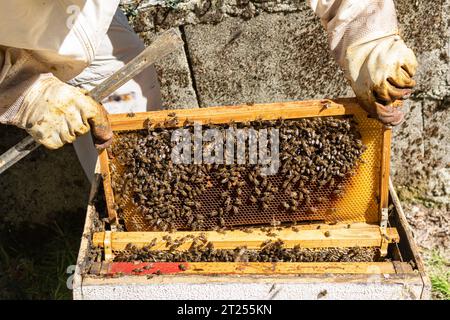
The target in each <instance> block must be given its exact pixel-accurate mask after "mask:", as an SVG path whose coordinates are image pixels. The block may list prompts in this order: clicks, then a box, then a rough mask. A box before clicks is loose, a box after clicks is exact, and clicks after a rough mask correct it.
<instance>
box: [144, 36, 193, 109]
mask: <svg viewBox="0 0 450 320" xmlns="http://www.w3.org/2000/svg"><path fill="white" fill-rule="evenodd" d="M156 34H157V33H156V32H154V31H145V32H142V33H140V34H139V35H140V37H141V38H142V39H143V40H144V42H145V43H146V45H149V44H150V43H151V42H152V39H153V38H154V37H155V35H156ZM155 67H156V70H157V72H158V78H159V83H160V86H161V94H162V98H163V106H164V108H165V109H189V108H198V102H197V97H196V93H195V90H194V87H193V83H192V79H191V72H190V70H189V64H188V60H187V57H186V52H185V50H184V48H181V49H179V50H177V51H176V52H173V53H171V54H170V55H168V56H167V57H166V58H164V60H161V61H158V62H157V63H156V64H155Z"/></svg>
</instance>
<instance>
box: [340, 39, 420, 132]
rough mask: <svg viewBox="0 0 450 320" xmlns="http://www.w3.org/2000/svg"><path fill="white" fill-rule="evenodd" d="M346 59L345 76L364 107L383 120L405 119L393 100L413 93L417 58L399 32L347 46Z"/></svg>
mask: <svg viewBox="0 0 450 320" xmlns="http://www.w3.org/2000/svg"><path fill="white" fill-rule="evenodd" d="M346 60H347V62H348V70H346V76H347V78H348V79H349V80H350V84H351V86H352V88H353V90H354V91H355V94H356V97H357V98H358V100H359V101H360V103H361V104H362V106H363V107H364V109H365V110H366V111H367V112H368V113H369V114H371V115H372V116H374V117H376V118H378V119H379V120H380V121H381V122H383V123H384V124H388V125H397V124H399V123H400V122H402V120H403V112H402V111H401V110H400V108H399V107H394V106H392V102H394V101H395V100H398V99H403V98H405V97H407V96H409V94H410V93H411V89H412V88H413V87H414V85H415V84H416V82H415V81H414V80H413V79H412V76H413V75H414V74H415V72H416V68H417V61H416V57H415V56H414V53H413V52H412V50H411V49H409V48H408V47H407V46H406V45H405V43H404V42H403V40H402V39H401V38H400V36H398V35H394V36H389V37H386V38H382V39H379V40H373V41H371V42H369V43H364V44H361V45H357V46H355V47H351V48H348V49H347V54H346Z"/></svg>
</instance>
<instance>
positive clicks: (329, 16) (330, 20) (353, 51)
mask: <svg viewBox="0 0 450 320" xmlns="http://www.w3.org/2000/svg"><path fill="white" fill-rule="evenodd" d="M310 5H311V7H312V8H313V10H314V11H315V12H316V14H317V15H318V16H319V17H320V18H321V20H322V24H323V25H324V26H325V28H326V30H327V32H328V37H329V43H330V48H331V50H332V52H333V54H334V56H335V58H336V60H337V62H338V63H339V65H340V66H341V67H342V69H343V71H344V74H345V76H346V78H347V79H348V80H349V81H350V85H351V86H352V88H353V90H354V92H355V95H356V97H357V98H358V100H359V101H360V103H361V105H362V106H363V107H364V109H365V110H366V111H367V112H368V113H369V114H370V115H372V116H374V117H376V118H378V119H379V120H380V121H382V122H383V123H384V124H388V125H397V124H399V123H400V122H402V120H403V117H404V115H403V112H402V111H401V110H400V109H399V108H398V107H394V106H393V105H392V102H394V101H395V100H397V99H403V98H405V97H407V96H408V95H409V94H410V93H411V89H412V88H413V87H414V85H415V81H414V80H413V79H412V77H413V76H414V74H415V72H416V68H417V61H416V57H415V55H414V53H413V52H412V50H411V49H409V48H408V47H407V46H406V44H405V43H404V42H403V40H402V39H401V37H400V36H399V35H398V28H397V17H396V14H395V7H394V3H393V2H392V0H373V1H360V0H310Z"/></svg>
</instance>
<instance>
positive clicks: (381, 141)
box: [101, 102, 387, 231]
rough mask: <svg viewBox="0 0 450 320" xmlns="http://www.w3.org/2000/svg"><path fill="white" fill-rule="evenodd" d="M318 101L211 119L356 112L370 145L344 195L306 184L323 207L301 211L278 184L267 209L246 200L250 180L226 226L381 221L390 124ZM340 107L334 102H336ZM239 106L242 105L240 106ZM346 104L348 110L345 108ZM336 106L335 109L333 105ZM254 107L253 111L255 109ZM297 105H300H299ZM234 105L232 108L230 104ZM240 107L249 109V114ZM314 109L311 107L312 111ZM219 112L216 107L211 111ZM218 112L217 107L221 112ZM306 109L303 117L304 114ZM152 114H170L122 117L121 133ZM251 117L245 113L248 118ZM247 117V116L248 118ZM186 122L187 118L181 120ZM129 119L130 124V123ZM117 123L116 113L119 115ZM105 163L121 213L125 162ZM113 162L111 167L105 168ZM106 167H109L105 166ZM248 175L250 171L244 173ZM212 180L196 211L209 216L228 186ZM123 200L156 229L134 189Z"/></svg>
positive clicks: (127, 210)
mask: <svg viewBox="0 0 450 320" xmlns="http://www.w3.org/2000/svg"><path fill="white" fill-rule="evenodd" d="M317 104H318V106H317V107H315V108H314V109H312V110H310V111H308V110H300V111H298V109H299V107H297V106H296V105H295V104H293V105H290V106H289V107H291V108H292V112H291V111H290V109H289V108H286V106H281V107H283V110H287V111H283V112H284V114H283V112H281V114H280V113H273V112H269V110H270V108H266V107H265V106H263V107H262V108H261V109H259V110H258V106H254V107H253V109H252V108H250V109H249V107H242V110H235V111H236V116H233V113H232V112H231V113H230V115H226V116H222V117H221V115H220V113H219V115H218V116H217V115H216V118H217V119H216V120H215V119H214V117H212V118H210V120H209V121H211V122H213V123H226V122H227V121H226V119H227V118H228V119H230V120H231V119H233V120H235V121H241V120H242V121H244V120H254V119H256V118H257V117H261V118H262V119H274V118H275V116H277V117H279V116H280V115H281V116H283V117H284V118H287V119H288V118H290V119H294V118H297V119H298V118H301V115H304V116H305V117H311V116H318V115H321V114H322V113H323V114H324V116H342V115H343V114H345V115H346V116H352V117H354V119H355V120H356V122H357V123H358V126H357V128H358V131H359V132H360V134H361V140H362V142H363V144H364V145H365V146H366V150H365V151H364V153H363V154H362V156H361V160H362V161H361V162H360V163H359V164H358V165H357V167H356V168H355V171H354V174H353V175H352V176H348V177H346V178H344V180H343V185H344V189H343V190H344V194H343V196H342V197H340V198H333V197H330V194H331V193H332V191H333V189H332V188H330V187H327V186H324V187H321V188H317V187H311V186H306V188H307V189H309V191H310V195H311V203H312V205H313V206H314V207H315V208H316V209H317V210H316V211H315V212H313V213H312V212H310V211H308V208H307V207H305V206H303V207H300V208H299V209H298V210H296V211H295V212H288V211H287V210H284V209H283V208H282V205H281V204H282V203H283V202H284V201H286V200H288V196H287V195H286V194H284V193H283V192H282V191H281V188H278V189H279V191H278V192H277V193H275V194H274V195H275V199H274V200H273V201H271V202H270V204H269V207H268V208H267V209H266V210H260V209H259V208H258V207H257V206H255V205H254V204H252V203H250V202H248V201H246V199H248V197H249V196H250V194H251V189H250V187H248V186H249V184H247V185H246V186H244V187H243V188H242V191H243V195H242V199H243V200H244V201H243V205H242V206H240V208H239V211H238V212H237V213H236V214H234V215H232V216H229V217H226V218H225V226H226V227H240V226H248V225H263V224H270V223H271V222H273V221H280V222H292V221H296V222H301V221H306V222H313V221H323V222H325V223H339V222H366V223H379V222H380V207H383V206H384V204H383V203H382V202H383V201H384V200H383V199H382V198H383V197H384V195H382V190H383V188H382V184H384V180H383V179H382V171H383V168H382V166H383V164H385V163H386V161H385V159H384V158H385V155H383V148H384V147H385V144H386V143H387V141H385V140H386V137H385V131H386V130H387V129H386V128H385V127H384V126H383V125H382V124H381V123H379V122H378V121H377V120H374V119H371V118H368V117H367V115H366V113H365V112H364V111H361V109H359V107H358V106H355V104H354V103H353V104H350V106H348V105H346V104H344V105H343V107H342V105H341V106H339V107H338V106H337V108H338V109H336V110H333V108H327V110H323V109H322V108H320V107H319V106H320V105H323V103H322V102H317ZM332 107H334V105H332ZM236 108H237V107H236ZM342 108H343V110H341V109H342ZM330 109H331V110H330ZM249 110H250V111H249ZM296 110H297V111H296ZM230 111H232V110H230ZM239 111H243V112H244V111H245V112H244V113H245V115H244V116H243V115H242V113H240V112H239ZM308 112H309V113H308ZM177 113H178V117H180V118H181V119H183V117H185V118H186V119H196V118H199V117H200V118H202V117H205V116H204V113H205V109H203V110H201V109H200V110H180V111H179V112H177ZM211 114H214V113H211ZM216 114H217V113H216ZM299 115H300V117H299ZM148 117H150V118H152V120H154V119H156V121H157V120H158V117H160V119H161V121H162V120H163V119H164V118H165V117H167V113H164V112H159V114H158V113H155V112H153V113H147V114H138V116H137V117H136V118H135V119H133V118H129V119H125V120H124V118H117V119H116V122H115V123H116V128H115V129H116V130H115V131H118V132H116V134H117V135H122V134H127V133H126V132H120V131H124V130H130V129H133V128H134V130H139V129H141V128H142V127H143V126H144V124H145V119H146V118H148ZM243 117H244V118H245V119H244V118H243ZM243 119H244V120H243ZM181 122H182V121H181ZM125 123H126V124H125ZM113 127H114V118H113ZM101 165H102V167H103V172H104V179H105V192H106V199H107V204H108V209H109V211H110V217H111V213H113V214H116V213H115V209H116V208H117V207H115V206H114V194H113V191H112V189H111V180H110V179H111V175H110V172H111V171H114V172H115V173H116V174H122V173H124V171H125V168H123V167H122V166H121V164H120V162H119V161H118V160H117V159H115V158H109V157H108V156H107V155H106V153H105V154H104V155H103V157H102V162H101ZM106 166H107V168H105V167H106ZM105 169H106V170H105ZM244 176H247V175H246V174H244ZM268 180H269V182H271V183H272V184H273V185H274V186H276V187H280V186H281V184H282V183H283V178H282V177H281V176H280V175H275V176H269V177H268ZM211 182H212V183H211V185H210V186H209V187H208V188H207V190H206V191H205V192H204V193H203V194H202V195H200V196H199V197H198V198H197V199H196V200H197V201H199V202H200V203H201V207H200V208H199V209H196V211H195V212H194V213H195V214H197V213H199V214H203V215H205V216H206V213H207V212H210V211H211V210H217V209H218V208H219V207H220V206H221V203H220V201H219V198H220V194H221V193H222V192H223V191H224V189H223V188H222V186H221V185H220V183H219V182H218V181H214V180H213V181H211ZM120 196H121V198H122V200H121V209H122V213H121V217H122V218H123V219H124V222H125V226H126V229H127V231H153V229H152V227H151V226H150V225H149V224H148V223H147V221H146V220H145V219H144V216H143V214H142V213H141V212H140V210H138V208H137V207H136V206H135V205H134V204H133V201H132V195H131V194H130V193H129V192H128V193H123V194H121V195H120ZM319 197H320V198H325V199H327V201H324V202H323V201H320V202H319V201H318V198H319ZM216 225H217V222H215V220H213V219H212V218H206V219H205V224H204V227H205V229H212V228H213V227H214V226H216ZM175 227H176V228H177V229H179V230H183V229H185V222H184V220H183V219H182V218H180V219H177V220H176V221H175Z"/></svg>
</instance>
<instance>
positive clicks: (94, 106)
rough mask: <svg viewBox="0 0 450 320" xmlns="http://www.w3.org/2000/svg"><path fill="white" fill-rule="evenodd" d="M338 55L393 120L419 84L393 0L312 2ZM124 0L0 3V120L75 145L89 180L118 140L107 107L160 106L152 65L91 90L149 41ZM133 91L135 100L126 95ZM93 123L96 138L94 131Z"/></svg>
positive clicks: (53, 144)
mask: <svg viewBox="0 0 450 320" xmlns="http://www.w3.org/2000/svg"><path fill="white" fill-rule="evenodd" d="M309 2H310V6H311V7H312V9H313V10H314V12H315V13H316V14H317V15H318V16H319V17H320V18H321V21H322V24H323V25H324V27H325V28H326V30H327V32H328V36H329V44H330V48H331V51H332V52H333V55H334V57H335V58H336V61H337V62H338V63H339V65H340V66H341V67H342V69H343V70H344V73H345V76H346V77H347V79H348V80H349V82H350V84H351V86H352V88H353V90H354V92H355V94H356V96H357V98H358V99H359V101H360V102H361V103H362V105H363V106H364V108H365V110H366V111H367V112H369V113H370V114H371V115H373V116H375V117H377V118H378V119H379V120H381V121H382V122H384V123H385V124H390V125H396V124H398V123H400V122H401V121H402V119H403V114H402V112H401V111H400V109H398V108H394V107H392V106H390V103H391V102H392V101H394V100H396V99H402V98H403V97H405V96H407V95H408V94H409V93H410V92H411V88H412V87H413V86H414V85H415V82H414V80H413V79H412V76H413V75H414V73H415V71H416V67H417V62H416V58H415V56H414V53H413V52H412V51H411V50H410V49H409V48H408V47H407V46H406V45H405V43H404V42H403V40H402V39H401V37H400V36H399V32H398V28H397V19H396V14H395V8H394V4H393V2H392V0H373V1H360V0H334V1H333V0H311V1H309ZM118 5H119V0H108V1H105V0H70V1H69V0H65V1H62V0H53V1H35V0H16V1H2V2H1V3H0V30H1V31H0V67H1V71H0V123H4V124H11V125H15V126H18V127H20V128H23V129H25V130H26V131H27V132H28V133H29V134H30V135H31V136H32V137H33V138H34V139H35V140H36V141H38V142H40V143H42V144H43V145H44V146H46V147H47V148H50V149H57V148H59V147H61V146H63V145H64V144H65V143H72V142H73V143H74V147H75V150H76V153H77V155H78V157H79V159H80V161H81V164H82V165H83V168H84V170H85V172H86V174H87V176H88V177H89V178H91V177H92V176H93V172H94V166H95V161H96V158H97V151H96V149H95V148H94V142H95V144H96V146H97V147H98V148H104V147H105V146H107V145H108V144H109V143H110V141H111V139H112V132H111V129H110V127H109V124H108V122H107V118H106V112H105V111H104V109H103V106H104V108H106V110H107V111H108V112H110V113H128V112H143V111H147V110H155V109H158V108H160V107H161V94H160V90H159V84H158V80H157V75H156V71H155V69H154V68H153V67H151V68H149V69H147V70H145V71H144V72H142V73H141V74H140V75H138V76H137V77H136V78H135V79H133V80H131V81H129V82H128V83H127V84H126V85H124V86H123V87H121V88H120V89H118V90H117V92H115V93H114V94H113V96H111V97H109V98H107V99H106V100H105V101H103V106H102V105H100V104H98V103H96V102H95V101H93V100H92V99H91V98H90V97H89V96H87V95H86V94H85V91H84V90H90V89H91V88H93V87H94V86H96V85H97V84H99V83H100V82H102V81H103V80H104V79H106V78H107V77H108V76H109V75H111V74H112V73H114V71H115V70H117V69H118V68H120V67H122V66H123V65H124V64H125V63H127V62H128V61H130V60H131V59H132V58H133V57H135V56H136V55H137V54H138V53H139V52H141V51H142V50H143V49H144V45H143V43H142V41H141V40H140V39H139V37H138V36H137V35H136V34H135V33H134V31H133V30H132V28H131V27H130V26H129V25H128V22H127V18H126V17H125V15H124V14H123V13H122V12H121V11H120V10H119V9H118ZM122 97H127V99H122ZM89 129H90V130H91V132H92V136H93V137H94V140H95V141H93V140H92V137H91V135H90V134H87V132H88V131H89Z"/></svg>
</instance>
